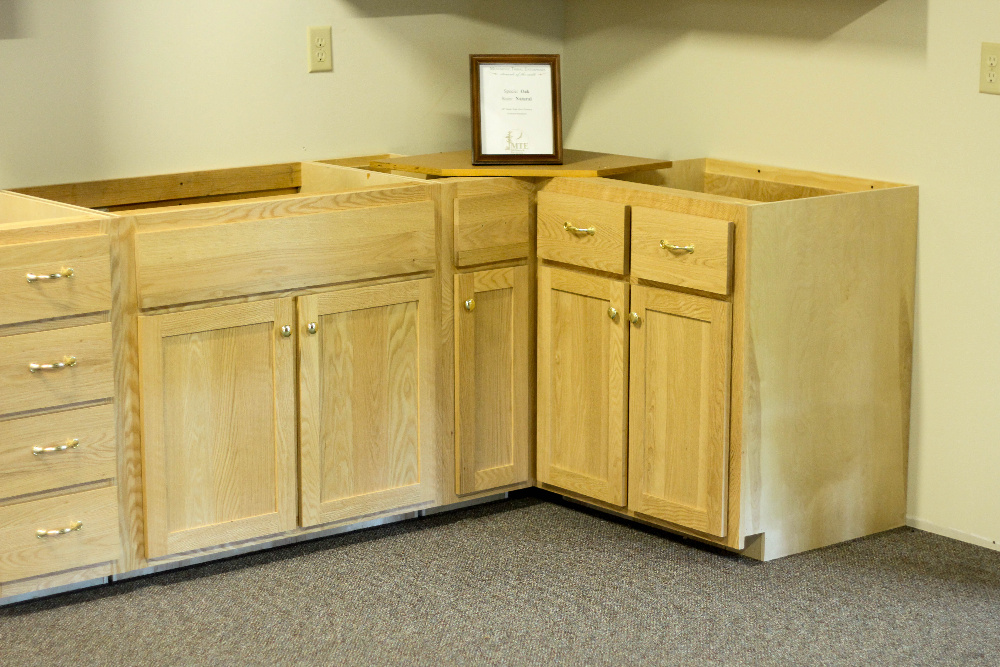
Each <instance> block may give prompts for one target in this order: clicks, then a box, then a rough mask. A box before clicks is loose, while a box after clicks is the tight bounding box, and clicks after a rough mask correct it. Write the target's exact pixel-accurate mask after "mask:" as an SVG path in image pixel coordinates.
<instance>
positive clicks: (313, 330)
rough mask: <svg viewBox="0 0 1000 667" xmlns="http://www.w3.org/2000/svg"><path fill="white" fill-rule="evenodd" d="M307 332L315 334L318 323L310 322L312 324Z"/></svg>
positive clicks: (308, 326) (307, 327)
mask: <svg viewBox="0 0 1000 667" xmlns="http://www.w3.org/2000/svg"><path fill="white" fill-rule="evenodd" d="M306 331H308V332H309V333H311V334H314V333H316V323H315V322H310V323H309V324H308V325H307V326H306Z"/></svg>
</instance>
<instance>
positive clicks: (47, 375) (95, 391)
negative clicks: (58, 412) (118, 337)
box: [0, 322, 115, 414]
mask: <svg viewBox="0 0 1000 667" xmlns="http://www.w3.org/2000/svg"><path fill="white" fill-rule="evenodd" d="M74 360H75V361H74ZM33 364H37V365H40V366H43V368H39V369H37V370H35V371H34V372H32V371H31V366H32V365H33ZM71 364H72V365H71ZM60 365H62V366H61V367H60ZM45 366H56V367H55V368H46V367H45ZM0 382H2V386H3V389H4V391H3V392H0V414H8V413H11V412H22V411H25V410H37V409H40V408H50V407H56V406H59V405H68V404H70V403H79V402H82V401H90V400H97V399H101V398H111V396H113V395H114V384H115V383H114V373H113V371H112V360H111V324H109V323H106V322H105V323H103V324H91V325H88V326H85V327H69V328H66V329H55V330H53V331H42V332H39V333H30V334H20V335H17V336H6V337H3V338H0Z"/></svg>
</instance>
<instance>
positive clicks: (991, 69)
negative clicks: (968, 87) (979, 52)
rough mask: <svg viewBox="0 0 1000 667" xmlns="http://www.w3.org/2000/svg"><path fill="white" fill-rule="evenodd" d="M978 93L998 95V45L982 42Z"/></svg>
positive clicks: (999, 87)
mask: <svg viewBox="0 0 1000 667" xmlns="http://www.w3.org/2000/svg"><path fill="white" fill-rule="evenodd" d="M979 92H981V93H989V94H991V95H1000V44H993V43H991V42H983V57H982V61H981V63H980V65H979Z"/></svg>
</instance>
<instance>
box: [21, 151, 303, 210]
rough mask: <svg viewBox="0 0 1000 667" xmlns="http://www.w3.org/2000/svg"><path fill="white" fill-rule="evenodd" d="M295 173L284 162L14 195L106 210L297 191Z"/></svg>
mask: <svg viewBox="0 0 1000 667" xmlns="http://www.w3.org/2000/svg"><path fill="white" fill-rule="evenodd" d="M299 170H300V164H299V163H298V162H286V163H282V164H270V165H260V166H253V167H236V168H232V169H213V170H208V171H190V172H184V173H177V174H161V175H157V176H138V177H135V178H117V179H112V180H106V181H90V182H88V183H67V184H64V185H44V186H38V187H31V188H20V189H18V190H16V192H21V193H24V194H28V195H32V196H35V197H41V198H43V199H50V200H53V201H57V202H64V203H67V204H74V205H76V206H85V207H87V208H107V207H112V206H127V205H130V204H140V203H145V202H162V201H168V200H174V199H192V198H197V197H209V196H217V195H230V194H235V193H240V192H260V191H264V190H278V189H283V188H297V187H298V186H299V179H300V175H299Z"/></svg>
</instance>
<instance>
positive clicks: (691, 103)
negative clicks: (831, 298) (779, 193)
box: [564, 0, 1000, 546]
mask: <svg viewBox="0 0 1000 667" xmlns="http://www.w3.org/2000/svg"><path fill="white" fill-rule="evenodd" d="M565 39H566V41H565V46H564V62H565V66H564V88H565V89H566V90H567V91H568V92H567V95H566V98H567V99H566V113H567V116H568V117H569V118H570V121H569V123H568V127H569V131H568V141H567V144H568V145H570V146H575V147H586V148H591V149H595V150H604V151H612V152H623V153H633V154H641V155H649V156H651V157H664V158H688V157H700V156H713V157H719V158H728V159H734V160H746V161H756V162H763V163H765V164H774V165H779V166H786V167H794V168H802V169H814V170H819V171H830V172H835V173H841V174H848V175H854V176H868V177H873V178H881V179H885V180H891V181H899V182H904V183H916V184H918V185H919V186H920V188H921V195H920V198H921V206H920V239H919V254H918V278H917V318H916V340H915V345H916V348H915V366H914V380H915V383H914V391H913V408H914V409H913V417H912V433H911V446H910V478H909V508H908V514H909V516H910V522H911V524H912V525H915V526H918V527H922V528H925V529H928V530H932V531H936V532H941V533H944V534H947V535H951V536H953V537H958V538H960V539H965V540H968V541H973V542H977V543H980V544H985V545H987V546H993V541H994V540H998V539H1000V484H998V483H997V478H998V473H1000V405H998V403H1000V297H998V296H997V287H998V284H1000V259H998V257H1000V250H998V249H1000V97H998V96H990V95H981V94H979V93H978V75H979V49H980V43H981V42H983V41H992V42H1000V3H998V2H997V0H962V1H961V2H954V1H952V0H884V1H882V0H810V1H808V2H807V1H805V0H699V1H698V2H688V1H683V2H682V1H680V0H663V1H660V2H649V1H648V0H622V1H619V2H614V3H609V2H605V1H604V0H573V1H571V2H568V3H567V5H566V37H565Z"/></svg>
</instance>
